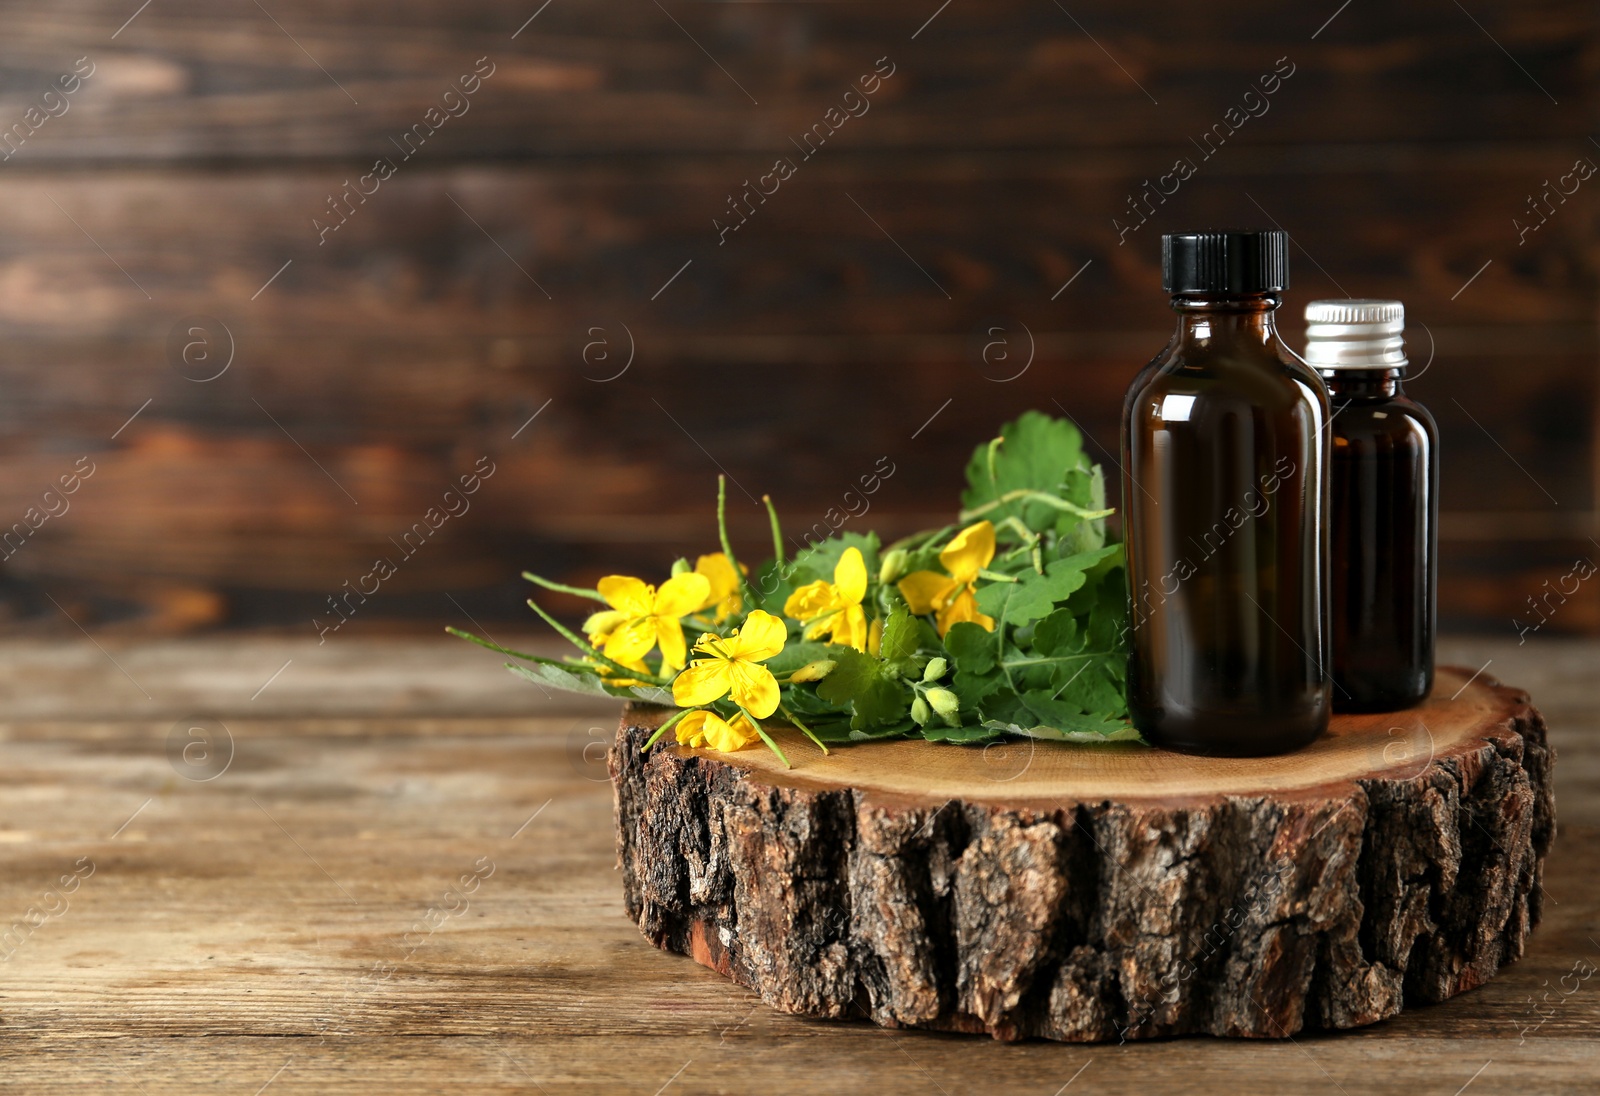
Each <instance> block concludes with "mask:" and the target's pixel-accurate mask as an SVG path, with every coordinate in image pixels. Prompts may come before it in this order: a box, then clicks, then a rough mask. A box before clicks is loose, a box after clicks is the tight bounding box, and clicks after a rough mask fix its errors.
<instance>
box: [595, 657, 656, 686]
mask: <svg viewBox="0 0 1600 1096" xmlns="http://www.w3.org/2000/svg"><path fill="white" fill-rule="evenodd" d="M627 666H628V669H630V670H632V671H633V672H634V673H638V674H646V675H648V674H649V673H650V667H648V666H646V665H645V664H644V659H642V658H641V659H640V660H639V661H638V662H629V663H628V664H627ZM616 673H617V671H615V670H613V669H612V668H611V667H610V666H607V665H604V664H603V663H602V664H601V665H600V676H601V677H603V678H604V679H605V682H606V684H607V685H624V686H626V685H647V684H649V682H646V681H636V680H634V679H633V678H631V677H621V676H613V675H615V674H616Z"/></svg>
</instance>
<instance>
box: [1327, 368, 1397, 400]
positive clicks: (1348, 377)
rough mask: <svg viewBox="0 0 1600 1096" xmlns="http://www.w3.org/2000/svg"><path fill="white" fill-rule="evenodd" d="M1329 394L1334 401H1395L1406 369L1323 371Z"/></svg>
mask: <svg viewBox="0 0 1600 1096" xmlns="http://www.w3.org/2000/svg"><path fill="white" fill-rule="evenodd" d="M1318 372H1319V373H1321V374H1322V379H1323V380H1324V381H1326V382H1327V385H1328V394H1329V395H1330V396H1332V397H1333V398H1334V399H1347V400H1350V399H1393V398H1394V397H1396V396H1398V395H1400V394H1401V391H1400V380H1401V378H1402V377H1404V376H1405V372H1406V371H1405V369H1403V368H1401V367H1399V366H1395V367H1392V368H1388V369H1321V370H1318Z"/></svg>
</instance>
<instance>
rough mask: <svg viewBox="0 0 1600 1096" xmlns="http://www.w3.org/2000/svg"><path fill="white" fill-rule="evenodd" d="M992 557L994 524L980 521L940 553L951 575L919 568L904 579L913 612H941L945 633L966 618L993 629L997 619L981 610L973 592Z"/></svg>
mask: <svg viewBox="0 0 1600 1096" xmlns="http://www.w3.org/2000/svg"><path fill="white" fill-rule="evenodd" d="M992 559H994V525H993V524H992V523H990V522H987V521H980V522H978V524H976V525H969V526H967V527H966V528H965V529H963V530H961V532H959V533H957V534H956V535H955V536H954V537H952V538H951V540H950V543H949V544H948V545H946V546H945V550H944V551H942V552H940V553H939V562H940V563H942V564H944V569H945V570H946V571H948V572H949V574H948V575H941V574H939V573H938V572H937V571H917V572H916V573H915V574H910V575H907V576H906V577H905V578H903V579H901V580H900V592H901V593H902V594H904V595H905V599H906V604H907V605H909V606H910V607H911V611H912V612H913V613H917V614H919V615H920V614H923V613H937V614H938V622H939V634H940V635H941V636H943V635H944V634H945V633H947V632H949V631H950V628H951V626H952V625H956V624H960V623H962V622H963V621H971V622H973V623H975V624H981V625H982V626H983V627H984V628H986V629H987V630H988V631H991V632H992V631H994V618H993V617H990V616H985V615H984V614H982V613H980V612H978V599H977V597H976V596H975V595H974V594H973V592H972V588H973V584H974V583H976V582H977V580H978V572H979V571H981V570H983V569H984V568H985V567H987V566H989V562H990V561H991V560H992Z"/></svg>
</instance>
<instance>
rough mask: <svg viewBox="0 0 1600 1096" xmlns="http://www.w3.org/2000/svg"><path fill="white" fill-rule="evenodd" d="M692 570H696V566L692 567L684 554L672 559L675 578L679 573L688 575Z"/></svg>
mask: <svg viewBox="0 0 1600 1096" xmlns="http://www.w3.org/2000/svg"><path fill="white" fill-rule="evenodd" d="M692 570H694V568H693V567H690V566H689V561H688V560H686V559H684V558H683V557H682V556H679V557H678V558H677V559H675V560H673V561H672V577H673V578H677V577H678V576H679V575H686V574H688V573H689V572H690V571H692Z"/></svg>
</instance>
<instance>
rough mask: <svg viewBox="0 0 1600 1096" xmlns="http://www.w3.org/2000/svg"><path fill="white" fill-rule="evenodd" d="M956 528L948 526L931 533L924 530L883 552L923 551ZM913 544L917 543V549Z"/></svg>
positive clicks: (912, 534)
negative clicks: (898, 549) (897, 549)
mask: <svg viewBox="0 0 1600 1096" xmlns="http://www.w3.org/2000/svg"><path fill="white" fill-rule="evenodd" d="M954 528H955V526H954V525H946V526H945V527H944V528H943V529H935V530H933V532H931V533H930V532H929V531H928V530H926V529H923V530H922V531H921V532H917V533H911V534H908V535H907V536H903V537H901V538H900V539H899V540H897V541H895V542H894V543H893V544H891V545H889V546H888V547H887V548H885V549H884V550H883V551H884V553H885V554H887V553H889V552H892V551H894V550H895V549H896V548H904V549H905V550H906V551H908V552H912V551H921V550H922V549H924V548H926V547H927V546H928V545H930V544H932V543H933V542H934V541H936V540H938V539H939V538H940V537H942V536H944V535H945V534H946V533H948V532H950V531H951V530H952V529H954ZM912 542H916V547H915V548H913V547H912Z"/></svg>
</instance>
